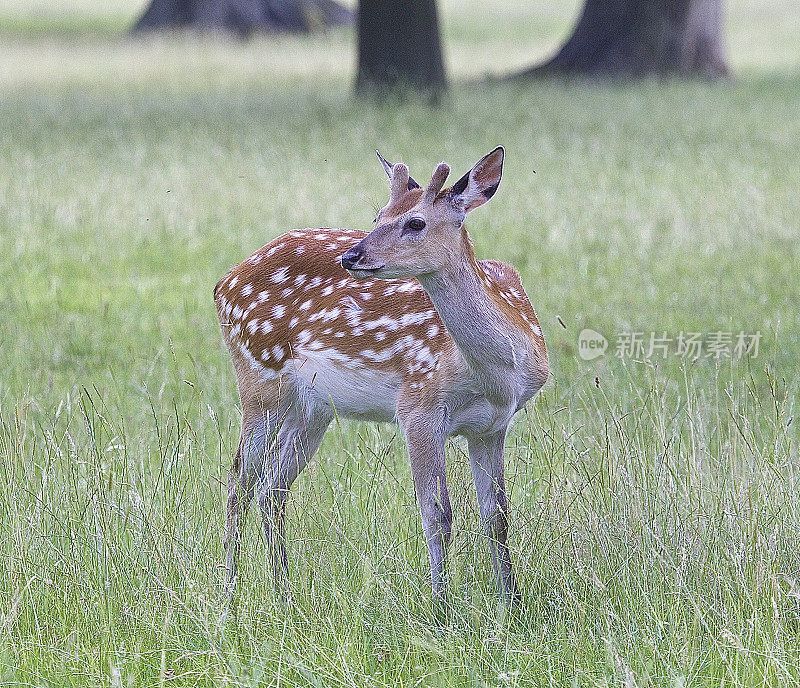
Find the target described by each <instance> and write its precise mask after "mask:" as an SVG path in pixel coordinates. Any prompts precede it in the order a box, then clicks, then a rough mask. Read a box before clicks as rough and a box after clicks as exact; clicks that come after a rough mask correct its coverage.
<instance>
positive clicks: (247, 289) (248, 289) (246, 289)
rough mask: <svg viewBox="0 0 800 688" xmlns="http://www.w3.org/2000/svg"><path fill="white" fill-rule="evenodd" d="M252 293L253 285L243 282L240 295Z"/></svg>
mask: <svg viewBox="0 0 800 688" xmlns="http://www.w3.org/2000/svg"><path fill="white" fill-rule="evenodd" d="M252 293H253V285H252V284H245V285H244V286H243V287H242V296H250V294H252Z"/></svg>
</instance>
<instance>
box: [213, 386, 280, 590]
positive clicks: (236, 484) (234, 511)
mask: <svg viewBox="0 0 800 688" xmlns="http://www.w3.org/2000/svg"><path fill="white" fill-rule="evenodd" d="M242 407H243V409H242V412H243V417H242V433H241V437H240V438H239V446H238V448H237V450H236V456H235V457H234V459H233V466H232V467H231V469H230V470H229V471H228V503H227V523H226V528H225V540H224V545H225V568H226V579H225V588H224V592H225V596H226V597H227V598H230V597H231V596H232V594H233V592H234V589H235V587H236V577H237V569H238V559H239V552H240V550H241V543H242V536H241V529H242V525H243V524H244V520H245V518H246V516H247V511H248V508H249V506H250V502H251V501H252V499H253V496H254V495H255V492H256V488H257V486H258V484H259V483H260V481H261V479H262V476H263V474H264V471H265V466H266V465H267V464H268V458H267V457H268V454H269V453H270V452H272V451H274V450H273V448H272V445H273V444H274V439H273V438H274V437H275V434H276V428H277V423H276V419H277V417H278V413H277V409H269V408H266V409H265V408H263V407H262V405H261V404H260V403H255V402H249V403H247V404H244V403H243V404H242Z"/></svg>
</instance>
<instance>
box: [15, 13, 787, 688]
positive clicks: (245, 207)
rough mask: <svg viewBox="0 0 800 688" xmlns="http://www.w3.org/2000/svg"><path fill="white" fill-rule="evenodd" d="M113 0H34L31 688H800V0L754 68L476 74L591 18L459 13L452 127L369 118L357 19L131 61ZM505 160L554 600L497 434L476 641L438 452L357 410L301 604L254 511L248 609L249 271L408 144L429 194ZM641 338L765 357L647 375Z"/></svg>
mask: <svg viewBox="0 0 800 688" xmlns="http://www.w3.org/2000/svg"><path fill="white" fill-rule="evenodd" d="M96 5H99V3H93V2H88V1H87V0H69V2H64V3H62V5H61V6H59V7H58V9H57V10H56V9H53V8H52V7H51V6H50V4H49V3H45V2H43V1H41V0H37V1H36V2H33V3H29V2H25V3H23V2H21V0H3V2H2V3H0V65H2V66H1V67H0V124H1V125H2V126H0V141H1V143H2V145H0V308H1V309H2V317H0V458H2V462H1V463H0V476H2V478H1V480H2V483H0V486H2V490H1V491H0V527H1V528H2V538H1V539H0V577H1V579H2V580H1V581H0V684H2V685H14V686H16V685H26V686H85V685H110V686H165V685H175V686H178V685H180V686H183V685H185V686H194V685H200V686H205V685H219V686H225V685H234V686H240V685H241V686H255V685H269V686H279V685H303V686H305V685H310V686H374V687H376V688H377V687H383V686H404V687H413V686H430V685H433V686H446V685H458V686H461V685H464V686H467V685H469V686H472V685H476V686H493V687H494V686H499V687H502V688H505V687H506V686H509V687H510V686H545V685H547V686H550V685H552V686H615V685H619V686H625V687H626V688H631V687H633V686H638V687H644V686H670V687H674V688H686V687H689V686H726V687H727V686H751V685H752V686H756V685H758V686H761V685H769V686H791V685H800V668H798V667H800V548H799V547H798V540H799V539H800V492H799V491H798V487H800V457H798V450H797V447H798V439H799V438H798V425H800V420H798V419H797V418H796V416H797V414H798V412H799V411H800V406H798V393H799V392H800V374H798V358H800V315H798V313H800V309H799V307H800V283H798V276H799V274H798V266H800V244H798V230H799V227H798V218H800V194H798V188H800V165H798V163H797V153H798V150H800V51H798V49H797V45H799V44H800V21H798V20H799V19H800V16H799V15H800V11H799V10H798V7H797V6H796V5H794V4H792V3H786V2H784V3H779V2H771V1H769V0H757V1H755V2H750V3H744V2H742V1H740V0H736V1H735V2H733V3H732V5H731V6H730V27H729V38H730V40H729V44H730V52H731V63H732V65H733V66H734V69H735V72H736V77H735V79H734V80H733V81H731V82H729V83H721V84H705V83H699V84H697V83H684V82H672V83H667V84H662V83H655V82H649V83H644V84H639V85H629V86H622V85H618V86H610V87H605V88H599V87H594V86H589V85H582V84H572V85H569V86H565V85H558V84H548V83H541V84H535V85H530V86H527V87H510V86H501V85H494V86H487V87H477V86H469V85H464V84H465V83H466V82H468V81H470V80H472V79H473V78H474V77H475V76H478V75H481V74H483V73H486V72H504V71H508V70H510V69H512V68H515V67H518V66H521V65H524V64H526V63H529V62H532V61H534V60H535V59H537V58H538V57H541V56H544V55H546V54H547V52H548V51H549V50H551V49H552V48H553V46H555V45H556V44H557V43H558V40H559V38H560V37H562V36H563V35H564V33H565V32H566V31H567V29H568V27H569V23H570V21H571V20H572V18H573V16H574V14H575V11H576V3H570V4H567V5H555V6H554V5H553V4H552V3H550V4H547V3H544V2H541V1H540V0H537V1H536V2H532V3H526V4H525V5H524V7H523V8H521V7H520V4H519V3H515V2H511V0H504V1H503V2H498V3H489V4H487V3H478V2H477V0H470V2H466V3H463V2H461V3H457V2H455V0H449V1H448V2H446V3H444V4H443V15H444V28H445V34H446V49H447V55H448V64H449V67H450V73H451V76H452V77H453V78H454V80H455V86H454V88H453V91H452V95H451V96H450V97H449V99H448V100H447V101H446V102H445V103H444V104H443V105H442V107H440V108H439V109H436V110H430V109H427V108H425V107H424V106H423V105H422V104H419V103H415V102H413V101H411V102H408V103H405V104H394V105H391V106H388V105H387V106H381V107H378V106H372V105H369V104H366V103H360V102H354V101H352V100H351V99H350V97H349V88H350V84H351V80H352V69H353V60H354V58H353V47H352V44H353V37H352V35H350V34H349V33H347V32H343V33H334V34H331V35H327V36H323V37H315V38H307V39H297V38H274V39H260V40H253V41H250V42H247V43H241V44H240V43H231V42H227V41H224V40H215V41H214V40H208V39H206V40H203V39H199V38H196V37H195V38H177V37H173V38H168V39H154V40H146V41H130V40H124V39H122V38H120V36H121V34H122V32H123V31H124V28H125V26H126V24H127V22H129V21H130V19H131V18H132V17H134V16H135V15H136V12H137V11H138V9H139V8H138V6H137V5H136V3H132V4H130V5H129V4H125V3H122V2H121V0H114V2H111V3H105V4H103V5H101V6H96ZM500 143H502V144H504V145H505V146H506V151H507V157H506V169H505V174H504V178H503V185H502V186H501V188H500V190H499V192H498V193H497V195H496V196H495V197H494V198H493V200H492V201H491V203H490V204H488V205H487V206H486V207H485V208H482V209H481V210H479V211H477V212H476V213H474V214H473V215H471V216H470V221H469V223H468V226H469V229H470V231H471V233H472V236H473V238H474V240H475V244H476V250H477V253H478V254H479V257H495V258H500V259H503V260H506V261H509V262H511V263H513V264H515V265H516V266H517V267H518V268H519V270H520V272H521V274H522V276H523V281H524V283H525V286H526V289H527V291H528V294H529V296H530V297H531V300H532V302H533V303H534V306H535V307H536V309H537V311H538V313H539V317H540V320H541V322H542V326H543V329H544V332H545V337H546V339H547V342H548V346H549V349H550V354H551V366H552V370H553V377H552V380H551V381H550V382H549V383H548V385H547V387H546V388H545V390H544V391H543V392H542V394H541V395H540V396H539V397H538V398H537V399H536V400H535V402H533V403H531V404H530V405H529V407H528V408H527V409H526V410H525V412H524V413H521V414H520V417H519V418H518V421H517V423H516V424H515V426H514V429H513V432H512V434H511V437H510V439H509V445H508V451H507V470H508V472H509V476H510V484H511V486H512V502H513V513H512V516H511V521H512V535H511V542H512V547H513V552H514V558H515V561H516V565H517V570H518V574H519V578H520V585H521V587H522V589H523V591H524V596H525V604H524V609H523V611H522V613H521V614H520V615H519V618H515V619H510V618H507V617H506V616H505V615H504V614H503V613H502V610H501V609H499V608H498V606H497V601H496V598H495V594H494V586H493V581H492V577H491V575H490V572H489V568H490V562H489V557H488V552H487V547H486V545H485V542H484V539H483V536H482V532H481V530H482V529H481V526H480V522H479V518H478V515H477V507H476V504H475V498H474V495H473V492H472V486H471V479H470V477H469V466H468V463H467V460H466V457H465V449H464V447H463V446H461V445H460V444H458V443H454V444H453V446H452V447H451V449H450V451H449V462H450V476H451V484H452V496H453V502H454V509H455V512H456V524H455V538H454V542H453V546H452V548H451V576H452V583H453V587H452V591H453V610H452V618H451V619H450V620H449V621H448V623H447V624H445V625H444V626H441V625H440V624H437V623H436V622H435V621H434V615H433V613H432V610H431V606H430V601H429V597H430V595H429V590H428V585H427V579H428V575H429V573H428V567H427V553H426V550H425V546H424V541H423V538H422V533H421V527H420V524H419V517H418V514H417V508H416V505H415V500H414V494H413V486H412V482H411V477H410V471H409V469H408V466H407V463H406V460H405V457H404V446H403V442H402V438H401V437H400V436H398V433H397V430H396V429H395V428H393V427H388V426H384V427H379V426H375V425H369V424H355V423H349V422H344V421H343V422H342V423H341V424H336V425H335V426H333V427H332V428H331V430H330V432H329V433H328V435H327V436H326V439H325V441H324V443H323V445H322V448H321V450H320V452H319V454H318V457H317V460H316V461H315V462H314V463H313V464H312V465H311V466H310V467H309V469H308V470H307V471H306V472H305V473H304V474H303V475H302V476H301V478H300V479H299V480H298V483H297V485H296V486H295V489H294V492H293V495H292V498H291V500H290V506H289V538H290V559H291V561H290V566H291V571H292V578H293V581H292V602H291V604H289V605H288V606H286V605H282V604H281V603H280V602H279V601H278V600H276V599H274V596H273V593H272V586H271V582H270V580H269V576H268V575H267V566H266V564H267V562H266V557H265V553H264V543H263V541H262V537H261V535H260V529H259V527H258V524H257V521H258V519H257V518H251V521H250V523H249V525H248V528H247V533H246V540H245V553H246V560H245V562H244V566H243V570H242V574H241V583H240V598H239V606H238V610H237V615H236V617H235V618H231V619H229V620H228V622H227V625H226V626H225V627H223V628H220V627H218V624H217V619H218V616H219V611H220V606H219V586H220V582H221V580H222V570H221V568H220V565H221V562H222V542H221V535H222V526H223V497H224V489H223V486H222V483H223V482H224V480H225V472H226V470H227V467H228V465H229V462H230V457H231V454H232V451H233V448H234V445H235V443H236V441H237V438H238V436H237V433H238V422H239V410H238V408H237V398H236V391H235V381H234V376H233V372H232V370H231V367H230V365H229V362H228V360H227V356H226V354H225V351H224V348H223V346H222V343H221V339H220V336H219V332H218V328H217V324H216V318H215V314H214V309H213V304H212V300H211V289H212V287H213V285H214V284H215V282H216V280H217V279H218V278H219V277H220V276H221V275H222V274H224V272H225V271H226V270H227V269H228V268H229V267H230V266H232V265H233V264H235V263H237V262H239V261H240V260H242V259H243V258H244V257H245V256H247V255H249V254H250V253H251V252H252V251H254V250H255V249H256V248H258V247H260V246H261V245H263V244H264V243H266V242H267V241H268V240H269V239H271V238H273V237H274V236H276V235H278V234H280V233H282V232H284V231H286V230H288V229H290V228H292V227H298V226H299V227H303V226H326V225H327V226H347V227H350V226H354V227H362V228H366V227H368V226H369V223H370V221H371V219H372V217H373V216H374V210H375V208H376V207H378V206H380V205H382V204H383V203H384V202H385V199H386V197H387V187H386V182H385V178H384V175H383V172H382V171H381V169H380V167H379V166H378V164H377V161H376V160H375V158H374V152H373V151H374V149H375V148H378V147H379V148H380V149H381V150H382V152H384V153H385V154H386V155H387V157H389V158H395V159H403V160H404V161H406V162H407V163H409V165H410V166H411V170H412V174H415V175H416V176H417V177H418V178H420V177H421V178H425V177H426V175H428V174H430V171H431V170H432V169H433V167H434V165H435V164H436V163H437V162H438V161H439V160H441V159H446V160H448V161H449V162H450V163H451V164H452V165H453V166H454V174H458V175H460V174H462V173H463V172H464V171H466V169H467V168H468V167H469V165H471V164H472V163H473V162H475V161H476V160H477V159H478V158H479V157H480V156H481V155H483V154H484V153H486V152H488V151H489V150H491V148H492V147H494V146H495V145H497V144H500ZM534 170H535V174H534ZM561 323H563V325H562V324H561ZM584 328H591V329H593V330H596V331H597V332H599V333H602V334H603V335H604V336H605V337H606V338H607V340H608V342H609V345H608V350H607V351H606V354H605V355H604V356H601V357H599V358H597V359H595V360H591V361H585V360H583V359H582V358H581V357H580V356H579V355H578V353H579V352H578V337H579V332H580V331H581V330H582V329H584ZM632 331H636V332H642V333H644V335H643V337H644V338H645V340H647V338H649V333H651V332H652V333H655V336H657V337H661V336H662V335H663V333H666V334H667V336H669V337H672V338H677V337H678V336H679V334H680V333H681V332H684V333H692V332H697V333H701V335H702V336H703V337H705V339H706V342H707V341H708V340H709V339H710V338H712V337H713V336H714V333H717V332H730V333H731V336H732V338H733V339H734V343H735V339H736V336H737V334H738V333H739V332H740V331H741V332H744V333H746V334H748V335H752V334H755V333H757V332H760V333H761V335H762V337H761V340H760V343H759V350H758V355H757V356H754V355H753V353H754V352H753V351H752V350H751V352H750V354H749V355H746V356H744V357H742V358H741V359H738V358H736V357H727V356H722V357H720V358H714V357H706V356H703V355H701V356H699V357H698V356H685V357H681V356H678V355H677V354H676V353H675V343H674V342H673V343H672V344H671V345H670V347H671V348H670V350H669V352H668V354H667V355H666V356H663V355H662V354H661V353H660V350H658V349H655V350H654V351H653V352H648V351H647V348H648V347H647V346H645V350H644V351H640V352H637V353H636V355H633V356H625V357H621V358H620V357H617V356H615V355H614V354H615V353H616V348H617V344H618V343H619V341H620V336H621V335H622V334H624V333H626V332H632ZM648 353H650V355H648ZM793 419H794V422H793Z"/></svg>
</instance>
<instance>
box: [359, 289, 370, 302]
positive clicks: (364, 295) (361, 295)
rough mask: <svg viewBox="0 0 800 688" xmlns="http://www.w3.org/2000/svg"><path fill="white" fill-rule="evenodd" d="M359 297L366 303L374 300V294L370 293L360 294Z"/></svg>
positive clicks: (363, 292)
mask: <svg viewBox="0 0 800 688" xmlns="http://www.w3.org/2000/svg"><path fill="white" fill-rule="evenodd" d="M359 296H360V297H361V298H362V299H364V301H369V300H370V299H371V298H372V294H370V293H369V292H368V291H362V292H359Z"/></svg>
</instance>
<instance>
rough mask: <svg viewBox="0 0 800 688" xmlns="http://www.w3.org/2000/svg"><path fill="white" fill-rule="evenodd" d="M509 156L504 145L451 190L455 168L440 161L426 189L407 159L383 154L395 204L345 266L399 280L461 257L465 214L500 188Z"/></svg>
mask: <svg viewBox="0 0 800 688" xmlns="http://www.w3.org/2000/svg"><path fill="white" fill-rule="evenodd" d="M503 155H504V151H503V147H502V146H498V147H497V148H495V149H494V150H493V151H492V152H491V153H489V154H488V155H486V156H484V157H483V158H481V159H480V160H479V161H478V163H477V164H476V165H475V166H474V167H473V168H472V169H471V170H470V171H469V172H467V174H465V175H464V176H463V177H461V179H459V180H458V181H457V182H456V183H455V184H453V186H451V187H450V188H449V189H444V188H443V187H444V183H445V181H446V180H447V176H448V175H449V174H450V167H449V165H447V164H446V163H439V165H437V166H436V169H435V170H434V172H433V176H432V177H431V180H430V181H429V182H428V185H427V186H426V187H425V188H424V189H423V188H422V187H421V186H420V185H419V184H417V183H416V182H415V181H414V180H413V179H412V178H411V177H409V176H408V168H407V167H406V166H405V165H404V164H403V163H399V162H398V163H395V164H394V165H393V164H391V163H389V162H387V161H386V160H385V159H384V158H383V156H382V155H381V154H380V153H378V158H380V161H381V164H382V165H383V168H384V170H386V174H387V175H389V186H390V189H391V193H390V196H389V203H388V204H387V205H386V206H385V207H384V208H383V209H382V210H381V211H380V212H379V213H378V216H377V217H376V218H375V228H374V229H373V230H372V232H370V233H369V234H368V235H367V236H366V237H364V238H363V239H362V240H361V241H360V242H359V243H358V244H356V245H355V246H354V247H353V248H351V249H350V250H348V251H347V252H345V254H344V255H343V256H342V267H344V268H345V269H346V270H347V271H348V272H349V273H350V274H351V275H352V276H353V277H357V278H361V279H364V278H368V277H378V278H382V279H395V278H400V277H418V276H420V275H426V274H429V273H433V272H436V271H438V270H441V269H442V268H444V267H445V266H446V265H448V264H450V263H451V262H452V261H455V260H457V259H458V256H460V252H461V249H462V245H463V236H462V228H463V225H464V218H465V217H466V214H467V213H468V212H470V211H471V210H474V209H475V208H477V207H478V206H480V205H483V204H484V203H485V202H486V201H488V200H489V199H490V198H491V197H492V196H493V195H494V192H495V191H497V187H498V186H499V185H500V177H501V176H502V173H503Z"/></svg>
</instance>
